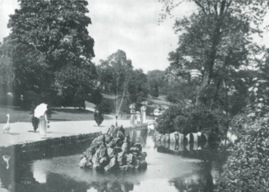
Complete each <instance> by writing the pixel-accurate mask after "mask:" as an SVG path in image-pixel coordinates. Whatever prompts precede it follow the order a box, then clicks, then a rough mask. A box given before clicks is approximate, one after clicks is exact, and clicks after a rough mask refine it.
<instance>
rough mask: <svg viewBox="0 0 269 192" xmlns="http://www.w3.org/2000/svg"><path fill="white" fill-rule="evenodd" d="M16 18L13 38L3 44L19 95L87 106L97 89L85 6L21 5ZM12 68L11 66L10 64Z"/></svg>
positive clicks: (81, 2)
mask: <svg viewBox="0 0 269 192" xmlns="http://www.w3.org/2000/svg"><path fill="white" fill-rule="evenodd" d="M19 2H20V8H19V9H18V10H15V14H13V15H11V16H10V20H9V24H8V26H9V27H10V28H11V34H10V35H9V37H8V38H6V40H5V41H4V43H3V46H2V49H4V50H5V52H4V55H5V56H8V57H9V58H11V64H10V65H11V66H12V67H13V73H14V75H15V79H14V81H13V84H12V86H13V87H12V88H13V90H14V92H15V95H16V96H18V97H17V98H20V95H25V92H27V91H33V92H35V93H36V94H37V95H38V96H39V97H40V98H41V99H46V100H47V101H48V102H50V103H51V102H52V103H53V102H56V101H55V100H54V99H56V98H57V99H58V100H59V101H58V104H62V105H67V104H70V105H75V106H82V107H83V103H84V100H85V97H86V96H87V93H88V92H90V90H91V89H92V88H93V87H94V86H95V81H94V80H95V79H96V78H97V76H96V75H97V74H96V71H95V66H94V65H93V63H92V62H91V59H92V57H94V51H93V46H94V40H93V39H92V38H91V37H90V36H89V35H88V30H87V26H88V25H89V24H91V19H90V18H89V17H88V16H86V13H88V9H87V8H86V6H87V5H88V2H87V1H85V0H59V1H53V0H47V1H44V0H20V1H19ZM5 63H6V64H7V63H8V62H7V61H5Z"/></svg>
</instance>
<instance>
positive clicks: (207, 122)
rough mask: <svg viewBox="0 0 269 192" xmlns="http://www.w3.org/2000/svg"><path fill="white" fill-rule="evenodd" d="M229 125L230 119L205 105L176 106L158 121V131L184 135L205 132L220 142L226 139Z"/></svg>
mask: <svg viewBox="0 0 269 192" xmlns="http://www.w3.org/2000/svg"><path fill="white" fill-rule="evenodd" d="M228 123H229V119H228V118H227V117H226V116H225V115H224V114H223V113H222V112H221V111H219V110H211V109H209V108H207V107H205V106H203V105H199V106H191V107H185V106H184V105H174V106H172V107H170V108H169V109H168V110H166V111H165V112H164V113H163V114H162V115H161V116H160V117H159V118H158V119H157V127H156V129H157V130H158V131H159V132H160V133H171V132H174V131H179V132H181V133H183V134H188V133H190V132H197V131H203V132H207V133H208V134H209V135H214V138H215V140H220V139H222V138H224V137H225V134H226V132H227V127H228Z"/></svg>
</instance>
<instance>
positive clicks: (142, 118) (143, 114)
mask: <svg viewBox="0 0 269 192" xmlns="http://www.w3.org/2000/svg"><path fill="white" fill-rule="evenodd" d="M146 109H147V107H146V106H145V105H143V106H142V107H141V121H142V123H146Z"/></svg>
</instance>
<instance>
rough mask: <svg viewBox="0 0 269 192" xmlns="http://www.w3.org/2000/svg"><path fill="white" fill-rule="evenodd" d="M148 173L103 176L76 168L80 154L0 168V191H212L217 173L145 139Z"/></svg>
mask: <svg viewBox="0 0 269 192" xmlns="http://www.w3.org/2000/svg"><path fill="white" fill-rule="evenodd" d="M143 151H145V152H147V158H146V161H147V163H148V167H147V170H145V171H143V172H132V173H121V174H120V173H114V174H113V173H109V174H103V173H98V172H95V171H93V170H84V169H81V168H79V166H78V162H79V160H80V154H78V155H71V156H64V157H54V158H50V159H42V160H35V161H32V162H28V163H21V164H19V165H16V166H15V167H16V170H15V171H12V172H11V171H10V170H6V169H4V168H1V170H0V171H1V172H0V183H1V187H0V192H5V191H14V192H129V191H133V192H143V191H145V192H181V191H182V192H183V191H184V192H185V191H192V192H196V191H197V192H198V191H204V192H207V191H208V192H210V191H212V186H213V184H214V181H215V178H216V177H218V171H217V169H216V168H215V166H214V165H213V166H212V164H211V163H210V164H209V163H208V162H206V161H204V160H201V159H199V158H186V157H183V156H181V155H177V154H171V153H167V152H165V150H163V149H160V148H157V147H156V146H155V144H154V142H153V139H152V137H151V136H148V137H147V138H146V143H145V146H144V149H143Z"/></svg>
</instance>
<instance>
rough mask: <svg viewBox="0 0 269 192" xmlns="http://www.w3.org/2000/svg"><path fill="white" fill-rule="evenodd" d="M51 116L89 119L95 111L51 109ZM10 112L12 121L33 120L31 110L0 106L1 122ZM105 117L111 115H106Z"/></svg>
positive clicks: (68, 119)
mask: <svg viewBox="0 0 269 192" xmlns="http://www.w3.org/2000/svg"><path fill="white" fill-rule="evenodd" d="M50 111H51V116H50V117H49V121H87V120H93V113H92V112H91V111H86V110H83V109H72V108H68V109H65V108H63V109H61V108H52V109H50ZM7 113H8V114H10V122H12V123H13V122H31V118H32V113H31V111H29V110H25V109H21V108H19V107H11V106H10V107H2V106H1V107H0V123H6V121H7V117H6V114H7ZM105 119H110V117H107V116H105Z"/></svg>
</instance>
